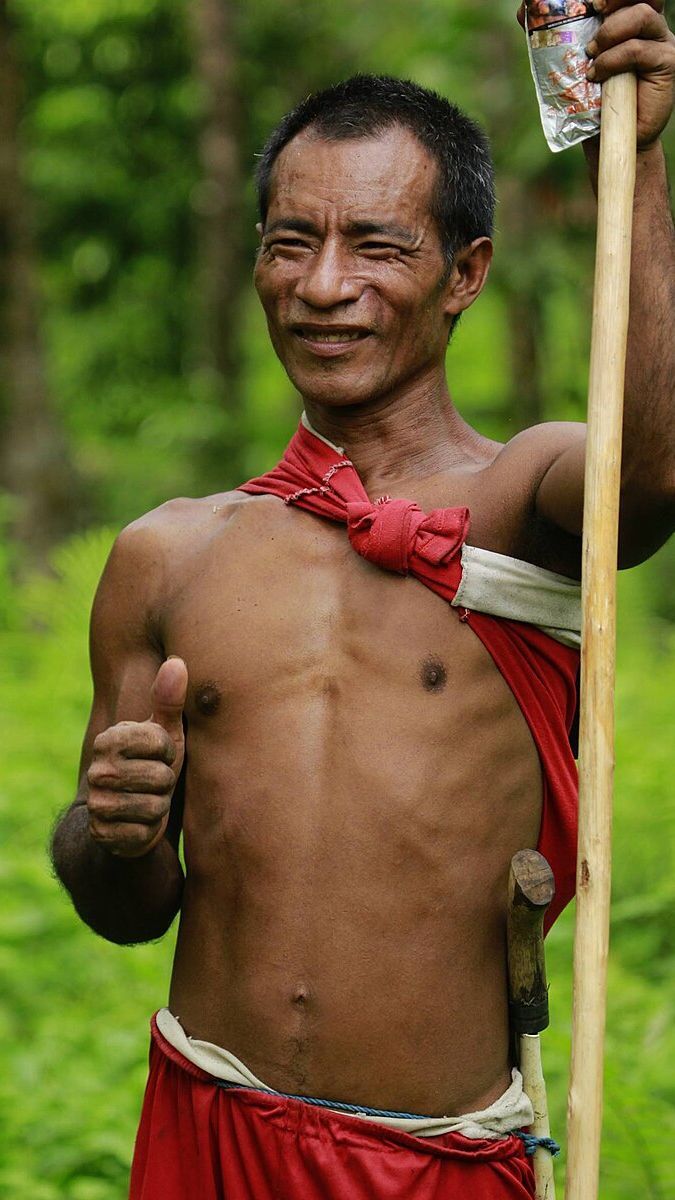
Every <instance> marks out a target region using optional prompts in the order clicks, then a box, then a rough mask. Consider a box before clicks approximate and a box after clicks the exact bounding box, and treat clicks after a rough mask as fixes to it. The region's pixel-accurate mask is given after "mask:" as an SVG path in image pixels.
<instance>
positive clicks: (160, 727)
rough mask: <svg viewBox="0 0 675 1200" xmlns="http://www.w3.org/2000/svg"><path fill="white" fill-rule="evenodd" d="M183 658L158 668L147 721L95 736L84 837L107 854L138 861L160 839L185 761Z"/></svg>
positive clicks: (185, 681) (185, 676)
mask: <svg viewBox="0 0 675 1200" xmlns="http://www.w3.org/2000/svg"><path fill="white" fill-rule="evenodd" d="M187 684H188V673H187V667H186V666H185V663H184V662H183V660H182V658H169V659H167V660H166V662H163V663H162V665H161V666H160V668H159V670H158V672H157V674H156V676H155V680H154V683H153V685H152V688H151V692H150V698H151V703H152V715H151V716H150V718H149V719H148V720H147V721H120V722H119V723H118V724H117V725H112V726H111V727H110V728H109V729H106V730H104V732H103V733H100V734H99V735H98V737H97V738H96V740H95V741H94V746H93V757H92V762H91V766H90V767H89V770H88V772H87V781H88V784H89V792H88V796H87V808H88V810H89V832H90V834H91V836H92V838H94V840H95V841H97V842H99V844H100V845H102V846H104V847H105V848H106V849H107V850H109V851H110V853H111V854H115V855H118V856H119V857H121V858H141V857H142V856H143V855H145V854H149V853H150V851H151V850H153V849H154V847H155V846H156V845H157V843H158V842H159V841H161V839H162V838H163V836H164V833H165V831H166V826H167V822H168V819H169V810H170V808H171V797H172V795H173V792H174V789H175V786H176V783H177V781H178V776H179V775H180V772H181V768H182V766H183V759H184V757H185V736H184V733H183V721H182V717H183V708H184V706H185V699H186V695H187Z"/></svg>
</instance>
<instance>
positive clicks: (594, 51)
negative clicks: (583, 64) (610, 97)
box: [586, 0, 675, 149]
mask: <svg viewBox="0 0 675 1200" xmlns="http://www.w3.org/2000/svg"><path fill="white" fill-rule="evenodd" d="M663 10H664V0H648V2H647V3H637V2H636V0H605V3H604V5H603V7H602V15H603V17H604V20H603V23H602V25H601V26H600V29H599V30H598V32H597V34H596V37H595V40H594V41H593V42H591V44H590V46H587V48H586V49H587V51H588V55H589V58H591V59H592V62H591V63H590V65H589V68H588V77H589V79H593V80H595V81H596V82H597V83H605V81H606V80H607V79H609V78H610V77H611V76H612V75H620V74H621V73H622V72H623V71H634V72H635V74H636V75H637V81H638V95H637V106H638V115H637V140H638V146H639V147H641V148H642V149H645V148H646V147H647V146H650V145H651V144H652V142H655V141H656V139H657V137H658V136H659V134H660V133H661V131H662V130H663V129H664V127H665V126H666V125H667V123H668V120H669V119H670V114H671V113H672V111H673V91H674V85H673V80H674V79H675V37H674V36H673V34H672V33H671V31H670V29H669V28H668V25H667V24H666V19H665V17H664V16H663Z"/></svg>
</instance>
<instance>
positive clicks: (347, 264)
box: [295, 241, 364, 308]
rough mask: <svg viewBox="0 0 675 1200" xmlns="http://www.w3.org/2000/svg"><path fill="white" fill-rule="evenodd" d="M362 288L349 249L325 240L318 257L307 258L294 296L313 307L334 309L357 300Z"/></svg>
mask: <svg viewBox="0 0 675 1200" xmlns="http://www.w3.org/2000/svg"><path fill="white" fill-rule="evenodd" d="M363 288H364V283H363V280H359V279H358V278H357V277H356V275H355V273H354V263H353V261H352V259H351V254H350V253H349V251H348V249H347V248H346V247H339V246H336V245H335V243H333V242H330V241H326V242H324V244H323V246H322V247H321V249H320V250H318V251H317V252H316V253H315V254H312V255H311V256H310V255H308V256H307V259H306V260H305V269H304V271H303V272H302V275H301V276H300V278H299V280H298V282H297V284H296V288H295V294H296V296H297V298H298V299H299V300H302V301H303V302H304V303H305V304H307V305H309V306H310V307H311V308H334V307H335V306H336V305H337V304H347V303H349V302H350V301H354V300H358V299H359V298H360V296H361V294H362V292H363Z"/></svg>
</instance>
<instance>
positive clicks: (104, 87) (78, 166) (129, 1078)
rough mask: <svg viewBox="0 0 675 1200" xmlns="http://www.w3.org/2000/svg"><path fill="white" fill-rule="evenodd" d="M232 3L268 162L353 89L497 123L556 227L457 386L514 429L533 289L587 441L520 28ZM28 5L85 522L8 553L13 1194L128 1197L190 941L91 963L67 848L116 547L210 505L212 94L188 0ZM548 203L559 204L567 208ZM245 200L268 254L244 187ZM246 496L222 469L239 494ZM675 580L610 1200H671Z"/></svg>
mask: <svg viewBox="0 0 675 1200" xmlns="http://www.w3.org/2000/svg"><path fill="white" fill-rule="evenodd" d="M235 7H236V9H237V21H236V36H237V45H238V54H239V68H238V69H239V71H240V74H241V81H240V83H241V87H242V89H243V91H244V93H245V95H246V96H247V98H248V103H249V108H250V113H249V118H248V122H247V126H246V129H245V134H244V136H245V139H246V146H245V152H244V157H245V159H246V161H248V162H251V161H252V158H253V154H254V151H255V150H256V149H257V148H259V146H260V144H261V142H262V140H263V138H264V136H265V133H266V131H267V130H268V129H269V127H270V125H271V124H272V123H273V122H274V121H275V120H276V119H277V118H278V117H279V116H280V115H281V113H282V112H283V111H284V109H285V108H286V107H287V106H288V105H290V104H291V103H292V102H293V101H294V100H296V99H297V98H298V96H299V95H301V94H303V93H304V92H306V91H307V90H309V88H310V87H314V86H318V85H321V84H323V83H327V82H330V81H331V80H333V79H336V78H339V77H341V76H344V75H345V74H347V73H350V72H352V71H354V70H356V69H375V70H382V71H387V72H390V73H399V74H404V75H408V76H411V77H414V78H417V79H419V80H420V81H421V82H423V83H426V84H429V85H431V86H435V87H438V88H439V89H440V90H442V91H443V92H445V93H446V94H448V95H450V96H452V98H453V99H456V100H457V101H458V102H459V103H461V104H463V105H465V106H466V107H467V108H468V109H469V111H471V112H472V113H473V114H474V115H476V116H478V117H479V118H481V119H482V120H483V121H484V123H486V124H487V126H488V128H489V130H490V132H491V133H492V135H493V138H494V144H495V153H496V158H497V165H498V170H499V183H500V192H501V194H502V195H504V196H508V195H509V193H510V191H512V190H513V189H514V188H516V187H518V188H521V189H522V188H523V187H525V188H529V189H530V191H529V193H527V192H525V193H522V194H524V195H526V196H527V195H529V197H530V201H531V202H532V203H533V204H534V203H535V202H537V203H540V204H541V205H542V206H543V213H544V216H545V218H546V219H545V220H543V221H542V222H541V224H540V225H539V227H538V228H537V233H536V237H535V236H532V237H531V238H530V240H529V241H528V237H527V236H525V235H522V234H520V233H519V232H518V230H517V229H515V228H514V230H513V231H512V234H513V238H512V240H511V241H510V242H509V241H508V240H507V232H508V231H506V230H502V229H501V228H500V231H499V238H498V241H499V245H498V254H499V255H500V258H501V261H502V263H503V267H501V268H498V270H497V272H496V277H495V283H494V286H493V288H492V290H491V291H490V292H489V293H488V294H487V295H486V296H485V297H484V298H483V299H482V300H481V303H480V304H479V305H478V306H477V308H476V309H475V310H472V312H471V313H470V314H468V316H467V318H466V319H465V320H464V321H463V323H462V326H461V328H460V331H459V332H458V334H457V337H456V339H455V341H454V342H453V345H452V347H451V350H450V353H449V360H448V369H449V374H450V377H451V379H452V380H453V381H454V383H455V386H456V391H457V395H458V400H460V407H462V410H463V411H464V412H465V413H466V415H467V416H468V418H469V419H470V420H473V421H475V422H476V423H477V424H478V425H479V427H480V428H481V429H482V430H483V431H484V432H486V433H490V434H493V435H496V436H505V437H507V436H509V435H510V434H511V433H512V432H515V430H516V428H517V427H518V424H517V423H518V417H517V406H516V404H515V401H514V386H515V385H514V378H513V371H512V367H511V366H510V364H509V330H508V323H507V305H508V292H507V291H506V287H507V284H508V282H509V281H513V280H520V281H521V282H523V283H524V284H528V283H530V282H533V283H534V284H535V285H536V287H537V288H538V289H539V290H540V295H541V306H542V310H543V314H544V317H545V321H544V330H543V334H542V337H543V351H544V355H543V357H544V361H545V367H546V372H545V414H544V415H546V416H551V417H552V416H580V415H581V413H582V411H583V407H582V405H583V395H584V388H585V363H586V351H587V323H588V316H587V314H588V311H589V302H588V297H589V295H590V262H591V250H590V221H589V218H588V214H587V211H586V209H585V208H584V206H583V203H580V202H579V201H578V199H576V198H577V197H578V195H579V194H580V190H581V189H582V187H583V178H582V176H583V169H582V166H581V164H580V157H579V156H575V155H573V154H572V155H564V156H560V157H558V158H556V159H552V158H551V156H549V155H548V152H547V151H546V150H545V148H544V146H543V142H542V138H541V134H540V131H539V127H538V121H537V116H536V110H535V107H534V101H533V97H532V91H531V85H530V81H529V77H528V72H527V66H526V63H525V55H524V51H523V46H522V41H521V38H520V34H519V31H518V30H517V28H515V27H514V25H513V13H512V11H511V9H512V5H511V4H510V3H504V4H502V5H501V6H490V5H480V6H479V5H477V4H474V3H468V2H459V0H457V2H456V3H452V2H451V0H446V2H445V3H440V2H439V0H420V2H419V3H418V4H417V5H415V9H414V19H413V17H412V16H411V11H412V10H411V6H410V4H409V3H406V4H403V3H401V2H400V0H391V2H390V3H384V2H383V0H372V2H371V3H369V4H367V5H366V4H363V3H359V2H357V0H345V2H344V4H343V5H342V6H340V7H338V6H333V5H330V4H328V3H326V2H324V0H315V2H312V3H309V2H308V0H304V2H303V0H299V2H297V3H285V2H284V0H276V3H272V0H257V3H255V4H252V5H247V6H243V5H242V6H235ZM13 9H14V12H15V15H16V18H17V20H18V27H19V44H20V47H21V54H22V65H23V70H24V75H25V80H26V102H25V116H24V121H23V129H22V134H23V143H24V162H25V172H26V177H27V180H28V183H29V185H30V189H31V193H32V195H33V198H34V202H35V206H36V234H37V239H38V245H39V249H40V271H41V285H42V290H43V295H44V331H45V338H46V345H47V363H48V371H49V379H50V384H51V389H52V394H53V396H54V400H55V403H56V405H57V408H58V412H59V414H60V416H61V418H62V420H63V422H64V424H65V426H66V429H67V432H68V437H69V443H70V446H71V450H72V454H73V458H74V460H75V462H76V463H77V465H78V468H79V470H80V471H81V473H82V474H83V476H84V477H85V478H86V480H87V482H88V486H89V489H90V494H91V497H92V515H91V524H90V528H89V529H87V530H86V531H85V532H84V533H82V534H80V535H77V536H74V537H73V538H71V539H70V540H69V541H67V542H66V543H65V544H64V545H62V546H61V547H59V548H58V549H57V550H56V551H55V553H54V555H53V559H52V563H51V571H50V573H49V574H48V575H45V574H44V573H42V574H37V573H36V574H27V573H26V571H25V569H22V561H21V552H20V550H19V548H17V547H15V546H12V545H11V544H10V543H9V542H7V541H6V542H5V543H4V545H3V546H2V548H1V549H0V728H1V729H2V731H3V735H4V736H3V739H2V744H3V749H4V753H3V755H2V759H3V768H2V776H1V779H0V838H1V839H2V845H3V847H4V848H5V852H4V854H3V858H2V862H1V863H0V995H1V996H2V1002H1V1007H0V1031H1V1033H2V1040H3V1070H2V1072H0V1131H2V1135H1V1137H0V1195H1V1196H2V1197H3V1198H4V1197H6V1198H7V1200H56V1198H66V1200H121V1198H122V1197H123V1196H124V1195H125V1192H126V1179H127V1171H128V1162H129V1158H130V1154H131V1148H132V1144H133V1137H134V1131H135V1125H136V1121H137V1116H138V1112H139V1108H140V1101H141V1096H142V1089H143V1083H144V1074H145V1061H144V1060H145V1055H146V1048H147V1019H148V1018H149V1015H150V1013H151V1012H152V1011H153V1009H155V1008H156V1007H158V1006H159V1005H161V1004H162V1003H163V1002H164V999H165V996H166V989H167V982H168V971H169V965H170V960H171V954H172V935H168V936H167V938H166V939H165V940H164V942H163V943H161V944H160V945H157V946H148V947H141V948H136V949H133V950H128V949H120V948H118V947H115V946H112V945H108V944H107V943H105V942H103V941H102V940H100V939H97V938H96V937H95V936H94V935H93V934H91V933H90V932H89V931H88V930H87V929H85V928H84V927H83V926H81V925H80V924H79V923H78V921H77V919H76V918H75V916H74V914H73V912H72V910H71V908H70V906H69V903H68V902H67V899H66V898H65V897H64V896H63V895H62V894H61V893H60V892H59V889H58V887H57V885H56V884H55V882H54V881H53V879H52V878H51V876H50V871H49V866H48V862H47V858H46V854H45V845H46V841H47V838H48V833H49V829H50V826H51V824H52V822H53V820H54V819H55V816H56V814H57V813H58V812H59V811H60V810H61V809H62V808H63V807H64V806H65V805H66V804H67V803H68V802H69V801H70V799H71V798H72V795H73V793H74V788H75V781H76V774H77V771H76V763H77V757H78V753H79V743H80V738H81V734H82V730H83V727H84V724H85V721H86V718H87V714H88V706H89V700H90V695H89V682H88V666H87V649H86V641H87V638H86V626H87V617H88V611H89V606H90V603H91V598H92V595H93V590H94V588H95V585H96V581H97V579H98V576H99V573H100V570H101V566H102V564H103V561H104V559H105V556H106V553H107V550H108V548H109V546H110V543H111V541H112V538H113V537H114V534H115V532H116V530H117V529H118V528H119V527H120V525H121V524H123V523H124V522H126V521H127V520H129V519H131V518H132V517H134V516H135V515H137V514H138V513H139V512H141V511H144V510H145V509H147V508H149V507H151V506H153V505H155V504H157V503H159V502H161V501H162V500H163V499H165V498H166V497H168V496H170V495H176V494H180V493H189V494H199V493H201V492H202V491H204V490H205V481H204V478H203V476H202V474H201V470H202V468H201V466H200V464H201V463H202V461H203V460H202V458H201V457H200V456H201V451H202V450H203V448H204V446H205V445H206V444H214V443H216V444H217V443H218V441H219V439H220V438H221V436H222V435H223V432H224V430H225V426H226V424H227V416H226V414H224V412H223V410H222V408H220V407H219V406H218V403H217V401H216V399H215V393H214V389H213V387H212V386H211V381H210V380H209V378H208V375H205V373H204V372H203V370H202V369H201V368H200V367H199V365H198V360H197V357H196V354H195V349H194V346H195V329H194V323H195V316H194V309H195V303H194V301H195V226H196V223H197V222H198V217H199V206H200V192H199V183H200V167H199V163H198V158H197V153H196V138H197V131H198V127H199V121H200V114H201V112H202V97H201V94H200V83H199V80H198V79H197V78H196V76H195V72H194V68H193V64H192V61H191V51H190V36H189V6H188V5H187V3H184V2H181V0H69V2H68V4H63V3H57V2H56V0H16V2H15V3H14V5H13ZM670 145H672V136H671V141H670ZM519 194H520V193H519ZM550 194H555V196H557V197H558V198H559V199H558V200H557V201H556V202H555V203H550V204H549V205H548V207H547V206H546V203H545V200H546V196H549V195H550ZM247 203H248V204H249V213H250V228H251V229H252V226H253V221H254V214H253V208H252V192H251V189H250V185H248V191H247ZM528 216H532V220H534V216H533V214H531V213H528ZM500 225H501V221H500ZM521 236H522V237H524V241H519V240H518V238H519V237H521ZM253 248H254V241H253V236H252V234H251V237H250V252H251V256H252V254H253ZM244 311H245V320H244V325H243V332H242V341H241V357H242V362H243V365H244V371H243V386H244V406H243V410H242V414H241V428H240V430H239V434H240V436H241V439H242V441H243V444H244V462H245V465H246V468H247V469H250V472H251V473H253V472H256V473H257V472H258V471H260V470H261V469H262V468H264V467H266V466H267V465H269V464H271V463H272V462H273V461H274V459H275V457H276V455H277V453H278V451H279V450H280V448H281V446H282V445H283V442H284V440H285V439H286V437H287V435H288V434H289V433H290V431H291V429H292V427H293V424H294V422H295V420H296V416H297V406H296V402H295V399H294V398H293V396H292V394H291V392H290V390H289V386H288V384H287V382H286V381H285V379H284V377H283V375H282V373H281V371H280V369H279V367H278V365H277V364H276V363H275V361H274V359H273V357H272V354H271V351H270V350H269V348H268V346H267V341H266V336H265V333H264V328H263V324H262V321H261V318H260V316H259V314H258V312H257V309H256V308H255V303H254V300H253V296H252V294H251V290H250V288H248V289H247V290H246V291H245V296H244ZM208 482H209V484H210V485H211V481H208ZM232 482H235V481H234V480H231V479H229V478H228V464H227V462H223V464H222V479H221V480H220V483H221V486H222V485H223V484H228V483H232ZM674 576H675V569H674V566H673V558H672V554H670V553H669V552H668V551H667V550H666V551H663V552H661V553H660V554H659V555H658V556H657V557H656V558H655V559H654V560H653V561H652V562H651V563H650V564H648V565H647V566H646V567H644V568H640V569H639V570H637V571H634V572H631V573H630V574H629V575H627V576H624V577H623V578H622V580H621V629H620V669H619V681H618V690H617V716H618V743H617V757H618V772H617V795H616V820H615V876H614V901H613V960H612V966H611V971H610V999H609V1029H608V1045H607V1095H606V1123H605V1142H604V1147H603V1168H602V1169H603V1175H602V1188H601V1194H602V1196H603V1200H629V1198H630V1200H635V1198H637V1197H640V1198H643V1197H644V1198H649V1200H666V1198H667V1197H669V1196H672V1195H675V1166H674V1164H673V1155H672V1145H673V1143H674V1142H675V1084H674V1083H673V1075H672V1064H673V1061H675V1059H674V1052H675V1034H674V1033H673V1021H672V1016H673V1007H674V1005H675V989H674V984H675V922H674V921H673V916H674V909H675V884H674V882H673V879H674V878H675V877H674V875H673V865H674V864H673V833H674V832H675V806H674V800H673V788H672V776H673V763H674V755H673V745H672V734H671V724H672V720H671V713H672V696H673V684H674V682H675V624H673V622H674V621H675V606H674V605H673V602H672V598H671V597H672V582H673V578H674ZM571 937H572V914H571V913H569V912H568V913H567V914H566V916H565V917H564V918H563V919H561V921H560V922H559V923H558V925H557V926H556V927H555V929H554V931H553V933H552V934H551V937H550V939H549V974H550V978H551V995H552V1009H553V1024H552V1028H551V1030H550V1031H549V1033H548V1034H547V1035H546V1042H545V1052H546V1058H547V1063H548V1075H549V1080H550V1087H551V1107H552V1123H553V1126H554V1130H555V1132H556V1134H557V1135H558V1136H559V1137H561V1138H562V1137H564V1117H565V1087H566V1072H567V1061H568V1053H569V1023H570V1019H569V1013H570V990H571V977H570V958H571ZM559 1178H560V1180H561V1181H562V1172H561V1173H560V1176H559Z"/></svg>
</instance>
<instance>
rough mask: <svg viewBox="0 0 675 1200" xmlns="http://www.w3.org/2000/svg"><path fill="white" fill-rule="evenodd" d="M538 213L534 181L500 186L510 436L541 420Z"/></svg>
mask: <svg viewBox="0 0 675 1200" xmlns="http://www.w3.org/2000/svg"><path fill="white" fill-rule="evenodd" d="M538 212H539V197H538V195H537V188H536V184H535V183H534V181H532V180H527V179H525V180H523V179H516V178H514V177H513V176H511V177H510V178H508V179H506V180H504V181H503V183H502V189H501V203H500V213H501V217H502V222H503V228H504V232H505V241H506V243H507V244H506V246H505V247H504V251H503V260H502V261H501V262H500V263H499V264H498V266H497V269H496V271H495V277H496V282H497V286H498V288H499V289H500V291H501V293H502V296H503V297H504V301H505V311H506V322H507V328H508V336H509V349H510V355H509V358H510V367H511V371H510V375H511V377H510V382H509V410H510V416H511V419H512V421H513V427H512V430H513V432H514V433H515V432H517V431H519V430H521V429H527V428H529V427H530V426H531V425H537V424H539V423H540V422H541V421H543V420H544V418H545V401H544V393H545V374H546V372H545V363H544V337H545V332H546V320H545V317H546V314H545V304H546V289H545V287H544V286H542V271H541V269H540V256H541V249H540V245H539V230H538V229H537V213H538Z"/></svg>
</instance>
